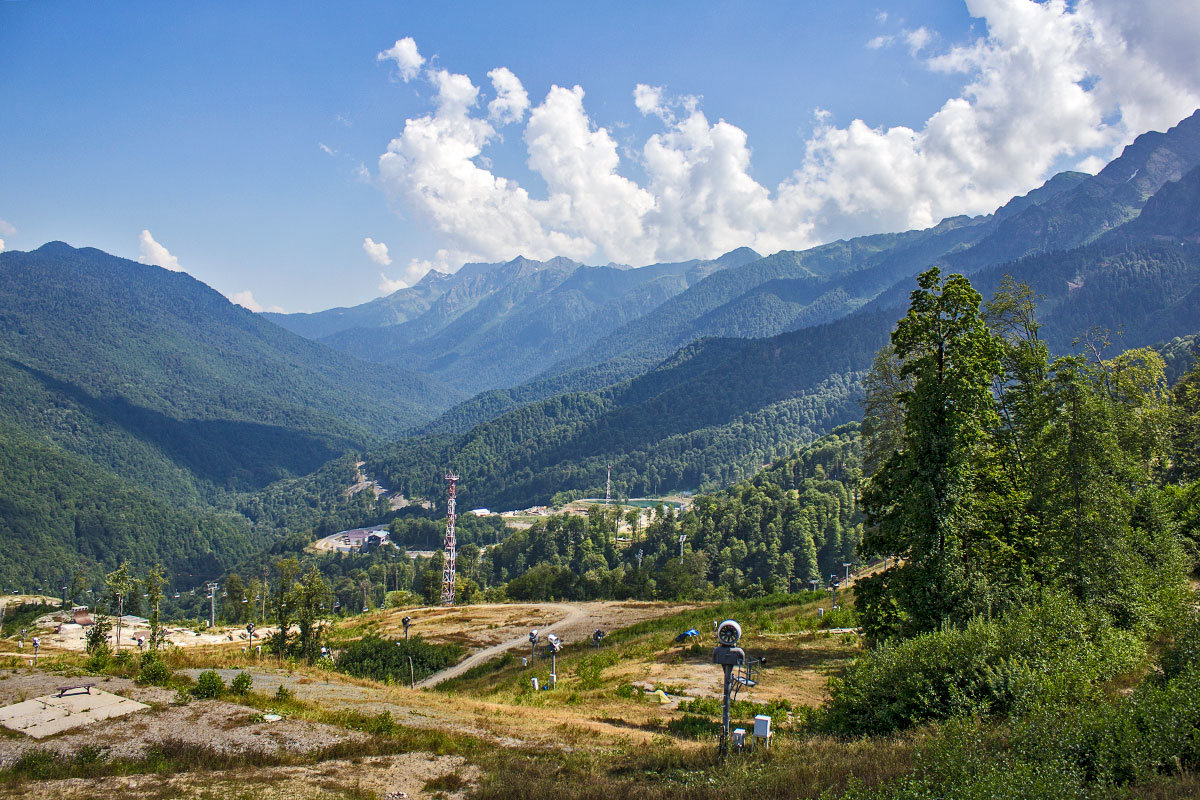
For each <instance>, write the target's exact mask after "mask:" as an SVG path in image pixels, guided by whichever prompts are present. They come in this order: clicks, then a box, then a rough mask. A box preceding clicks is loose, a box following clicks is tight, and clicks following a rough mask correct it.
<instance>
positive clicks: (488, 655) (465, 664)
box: [417, 603, 591, 688]
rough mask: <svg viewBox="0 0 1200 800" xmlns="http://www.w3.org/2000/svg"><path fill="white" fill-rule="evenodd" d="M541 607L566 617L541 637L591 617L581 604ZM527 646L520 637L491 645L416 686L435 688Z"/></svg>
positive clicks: (556, 604) (526, 638)
mask: <svg viewBox="0 0 1200 800" xmlns="http://www.w3.org/2000/svg"><path fill="white" fill-rule="evenodd" d="M541 605H543V606H544V607H548V608H557V609H561V610H563V611H565V612H566V613H567V615H566V616H565V617H563V618H562V619H560V620H559V621H558V622H555V623H552V624H550V625H547V626H546V627H545V628H542V629H541V633H542V634H543V635H544V634H547V633H556V632H558V631H560V630H562V629H564V628H571V627H574V626H576V625H578V624H579V623H580V622H583V621H584V620H586V619H587V618H588V617H589V616H590V615H591V609H590V608H588V607H587V606H584V605H582V604H576V603H543V604H541ZM528 645H529V638H528V636H520V637H517V638H515V639H509V640H508V641H507V642H501V643H500V644H497V645H492V646H491V647H488V648H486V649H483V650H480V651H479V652H478V653H475V654H474V655H472V656H470V657H468V658H465V659H463V660H462V661H460V662H458V663H457V664H455V665H454V666H453V667H450V668H448V669H444V670H442V671H441V672H436V673H434V674H433V675H430V676H429V677H428V678H426V679H425V680H423V681H420V682H418V683H417V686H420V687H422V688H429V687H431V686H437V685H438V684H439V683H441V682H442V681H448V680H450V679H451V678H457V677H458V676H459V675H462V674H463V673H464V672H466V671H467V670H469V669H470V668H471V667H474V666H475V665H477V664H482V663H484V662H485V661H490V660H491V659H493V658H495V657H496V656H498V655H500V654H501V653H503V652H504V651H506V650H511V649H513V648H514V647H526V646H528Z"/></svg>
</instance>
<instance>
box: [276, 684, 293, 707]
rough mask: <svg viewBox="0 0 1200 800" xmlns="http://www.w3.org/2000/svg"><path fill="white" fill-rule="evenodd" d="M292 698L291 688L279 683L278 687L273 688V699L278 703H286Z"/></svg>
mask: <svg viewBox="0 0 1200 800" xmlns="http://www.w3.org/2000/svg"><path fill="white" fill-rule="evenodd" d="M291 699H292V690H291V689H289V688H287V687H286V686H284V685H283V684H282V683H281V684H279V688H278V689H276V690H275V701H276V702H278V703H286V702H288V701H289V700H291Z"/></svg>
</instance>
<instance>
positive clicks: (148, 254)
mask: <svg viewBox="0 0 1200 800" xmlns="http://www.w3.org/2000/svg"><path fill="white" fill-rule="evenodd" d="M138 250H139V252H140V253H141V255H140V256H138V261H140V262H142V263H143V264H153V265H154V266H156V267H162V268H163V269H169V270H172V271H173V272H181V271H182V270H183V267H181V266H179V259H178V258H176V257H175V256H173V255H171V252H170V251H169V250H167V248H165V247H163V246H162V245H161V244H159V243H158V242H156V241H154V237H153V236H151V235H150V231H148V230H145V229H143V230H142V232H141V233H140V234H138Z"/></svg>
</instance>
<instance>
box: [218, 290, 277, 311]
mask: <svg viewBox="0 0 1200 800" xmlns="http://www.w3.org/2000/svg"><path fill="white" fill-rule="evenodd" d="M229 300H230V302H233V303H236V304H237V305H239V306H241V307H242V308H245V309H246V310H248V311H253V312H255V313H258V312H260V311H271V312H273V313H276V314H282V313H284V312H283V309H282V308H280V307H279V306H267V307H266V308H264V307H263V305H262V304H261V303H259V302H258V301H257V300H255V299H254V294H253V293H252V292H251V291H250V290H249V289H247V290H246V291H244V292H234V293H233V294H231V295H229Z"/></svg>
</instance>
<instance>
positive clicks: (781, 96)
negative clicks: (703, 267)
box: [0, 0, 1200, 311]
mask: <svg viewBox="0 0 1200 800" xmlns="http://www.w3.org/2000/svg"><path fill="white" fill-rule="evenodd" d="M1125 5H1126V4H1123V3H1119V2H1117V0H1103V1H1101V0H1094V1H1093V2H1089V3H1072V4H1070V5H1065V4H1061V3H1054V2H1050V3H1045V4H1034V3H1032V2H1030V0H972V2H971V3H969V4H967V3H963V2H939V3H928V2H926V3H858V2H835V1H834V0H822V1H821V2H780V3H756V4H747V3H717V2H713V3H697V2H688V3H682V2H665V3H611V4H592V7H590V8H574V7H572V6H571V5H567V4H561V3H559V4H552V3H537V4H535V3H525V4H520V3H505V4H496V3H437V4H434V3H420V4H418V3H403V2H387V3H369V2H363V3H353V4H317V3H286V4H285V3H253V4H247V3H240V2H239V3H233V2H225V3H205V4H191V5H183V4H173V3H171V4H167V3H138V2H130V3H122V4H108V5H105V4H96V3H90V2H59V3H35V2H5V3H0V108H3V109H4V113H3V115H0V240H3V243H4V247H5V248H7V249H32V248H34V247H37V246H39V245H41V244H42V243H44V242H45V241H49V240H53V239H62V240H65V241H67V242H69V243H71V244H73V245H76V246H95V247H99V248H101V249H104V250H107V251H109V252H112V253H115V254H117V255H122V256H126V257H130V258H135V259H136V258H141V259H142V260H145V261H148V262H150V263H159V264H160V265H162V266H166V267H168V268H181V269H184V270H186V271H187V272H189V273H190V274H192V275H194V276H196V277H197V278H199V279H200V280H203V281H205V282H206V283H208V284H210V285H212V286H213V287H214V288H216V289H218V290H219V291H221V292H223V293H225V294H226V295H228V296H230V297H233V298H235V299H237V300H238V301H239V302H242V303H243V304H245V305H247V306H248V307H253V308H261V307H267V308H271V307H278V308H282V309H285V310H288V311H294V310H318V309H321V308H325V307H329V306H333V305H347V304H354V303H358V302H363V301H365V300H367V299H370V298H371V297H374V296H378V295H379V294H381V293H383V292H385V291H387V290H390V289H394V288H396V287H398V286H401V285H403V284H404V283H408V282H411V281H412V280H414V279H416V278H417V277H419V276H420V274H421V273H422V272H423V271H424V270H425V269H428V268H430V267H433V268H438V269H443V270H453V269H456V268H457V267H458V266H459V265H460V264H461V263H462V262H463V261H467V260H500V259H507V258H511V257H512V256H515V255H517V254H518V253H522V254H525V255H528V256H531V257H543V258H544V257H549V256H551V255H568V256H572V257H575V258H577V259H579V260H581V261H586V262H589V263H608V262H610V261H616V262H619V263H631V264H635V265H640V264H644V263H651V262H653V261H657V260H675V259H681V258H688V257H702V256H714V255H718V254H719V253H720V252H723V251H725V250H728V249H732V248H733V247H736V246H739V245H742V244H747V245H750V246H754V247H756V248H757V249H759V250H760V251H763V252H767V251H773V250H778V249H781V248H783V247H803V246H808V245H811V244H815V243H818V242H820V241H827V240H829V239H831V238H837V237H839V236H848V235H854V234H858V233H866V232H874V231H879V230H894V229H900V228H905V227H918V226H923V225H926V224H932V223H933V222H936V221H937V219H939V218H941V217H943V216H947V215H949V214H953V213H962V212H966V213H981V212H986V211H989V210H991V209H992V208H994V207H995V206H996V205H999V204H1000V203H1002V202H1004V201H1005V200H1006V199H1007V198H1008V197H1009V196H1011V195H1012V194H1015V193H1018V192H1023V191H1027V190H1028V189H1030V188H1032V187H1033V186H1036V185H1037V184H1038V183H1039V182H1040V181H1041V180H1043V179H1044V178H1045V177H1048V175H1049V174H1051V173H1052V172H1053V171H1056V170H1058V169H1061V168H1067V167H1076V166H1081V167H1083V168H1089V169H1094V168H1096V167H1097V166H1098V165H1099V164H1101V163H1103V161H1104V160H1107V159H1108V158H1109V157H1111V156H1112V155H1113V154H1114V153H1115V152H1116V151H1117V150H1118V149H1119V147H1120V146H1121V145H1123V144H1124V143H1126V142H1127V141H1129V140H1130V139H1131V138H1132V136H1134V135H1136V134H1137V133H1140V132H1142V131H1143V130H1147V129H1150V128H1159V129H1161V128H1163V127H1166V126H1168V125H1170V124H1172V123H1173V122H1175V121H1178V119H1180V118H1182V117H1183V116H1186V115H1187V114H1188V113H1190V112H1191V110H1193V109H1194V108H1195V107H1196V106H1197V105H1200V99H1198V98H1200V64H1198V63H1197V59H1195V57H1194V49H1193V48H1194V42H1195V41H1198V40H1200V19H1198V17H1200V10H1198V9H1197V8H1196V5H1195V4H1194V3H1193V2H1183V0H1179V1H1178V2H1177V1H1176V0H1162V1H1161V2H1152V3H1148V4H1147V5H1146V7H1145V8H1142V9H1140V10H1138V11H1137V13H1132V12H1130V11H1128V10H1127V9H1125V8H1124V6H1125ZM748 6H752V7H750V8H748ZM407 39H411V42H409V43H407V44H405V45H404V46H402V47H401V48H400V49H398V50H395V49H393V48H394V47H395V46H396V43H397V42H398V41H402V40H407ZM1188 42H1191V43H1192V44H1191V45H1189V44H1188ZM389 52H391V53H393V55H392V56H391V57H388V56H387V55H382V54H386V53H389ZM499 68H504V73H503V74H500V73H497V72H496V71H497V70H498V69H499ZM489 73H492V75H489ZM497 76H499V81H500V83H497V82H496V81H497ZM501 85H507V86H508V87H509V89H510V90H512V89H513V87H516V91H515V93H512V94H509V95H507V96H508V97H509V99H510V101H511V102H510V103H509V104H508V105H506V106H503V107H501V108H497V107H494V106H493V107H489V103H492V101H493V100H495V99H496V98H497V96H498V95H499V94H500V91H501ZM554 87H558V88H557V89H555V88H554ZM576 87H578V89H576ZM639 87H640V88H639ZM635 95H636V98H635ZM385 154H388V155H385ZM381 157H382V159H381ZM368 239H369V241H367V240H368ZM380 244H383V245H386V248H387V250H386V256H385V255H384V251H383V250H382V248H380V247H379V245H380Z"/></svg>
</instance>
